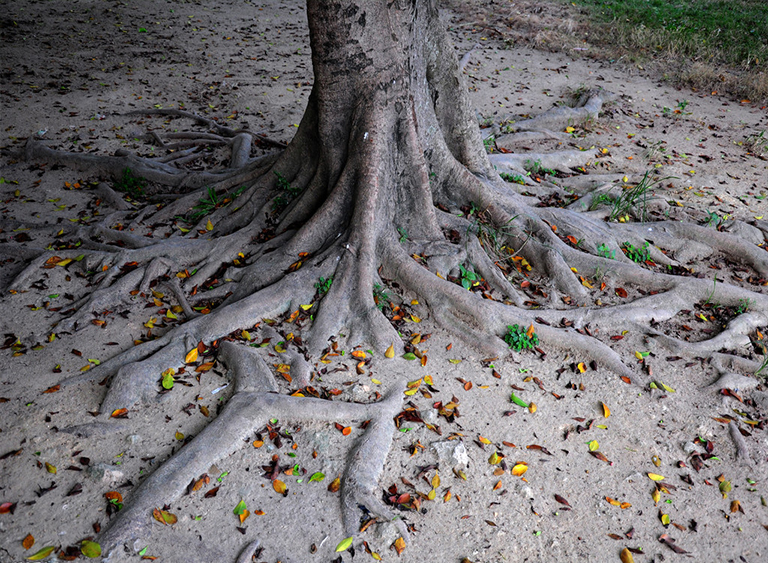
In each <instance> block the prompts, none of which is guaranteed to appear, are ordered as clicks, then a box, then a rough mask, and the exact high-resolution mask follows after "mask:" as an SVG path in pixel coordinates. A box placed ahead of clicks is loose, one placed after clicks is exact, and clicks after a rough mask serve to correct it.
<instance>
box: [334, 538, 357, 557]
mask: <svg viewBox="0 0 768 563" xmlns="http://www.w3.org/2000/svg"><path fill="white" fill-rule="evenodd" d="M354 539H355V538H354V536H350V537H348V538H344V539H343V540H341V541H340V542H339V545H337V546H336V553H339V552H340V551H346V550H348V549H349V546H351V545H352V542H353V541H354Z"/></svg>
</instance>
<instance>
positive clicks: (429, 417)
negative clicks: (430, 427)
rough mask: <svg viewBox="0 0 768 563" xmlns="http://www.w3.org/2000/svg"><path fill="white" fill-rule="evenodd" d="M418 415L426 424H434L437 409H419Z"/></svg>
mask: <svg viewBox="0 0 768 563" xmlns="http://www.w3.org/2000/svg"><path fill="white" fill-rule="evenodd" d="M419 416H420V417H421V420H423V421H424V422H426V423H427V424H435V423H436V422H437V411H436V410H435V409H421V410H420V411H419Z"/></svg>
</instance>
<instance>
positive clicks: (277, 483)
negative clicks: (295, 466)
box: [272, 479, 288, 496]
mask: <svg viewBox="0 0 768 563" xmlns="http://www.w3.org/2000/svg"><path fill="white" fill-rule="evenodd" d="M272 488H273V489H275V492H276V493H279V494H281V495H283V496H285V495H286V494H288V487H287V486H286V484H285V483H283V482H282V481H281V480H280V479H275V480H274V481H272Z"/></svg>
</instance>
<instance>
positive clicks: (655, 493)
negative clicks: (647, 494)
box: [651, 489, 661, 504]
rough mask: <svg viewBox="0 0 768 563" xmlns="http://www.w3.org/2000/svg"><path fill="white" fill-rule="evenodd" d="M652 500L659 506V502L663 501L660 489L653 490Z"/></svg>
mask: <svg viewBox="0 0 768 563" xmlns="http://www.w3.org/2000/svg"><path fill="white" fill-rule="evenodd" d="M651 498H652V499H653V502H654V503H656V504H658V502H659V500H661V493H660V492H659V489H653V492H652V493H651Z"/></svg>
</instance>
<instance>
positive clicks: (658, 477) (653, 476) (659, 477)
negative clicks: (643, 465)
mask: <svg viewBox="0 0 768 563" xmlns="http://www.w3.org/2000/svg"><path fill="white" fill-rule="evenodd" d="M647 475H648V478H649V479H650V480H652V481H663V480H664V476H663V475H658V474H657V473H648V474H647Z"/></svg>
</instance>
